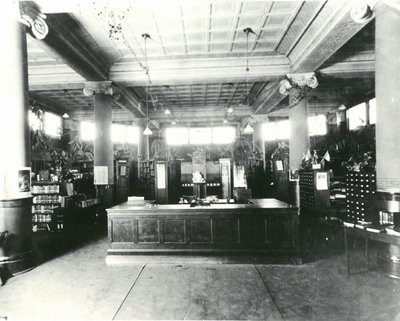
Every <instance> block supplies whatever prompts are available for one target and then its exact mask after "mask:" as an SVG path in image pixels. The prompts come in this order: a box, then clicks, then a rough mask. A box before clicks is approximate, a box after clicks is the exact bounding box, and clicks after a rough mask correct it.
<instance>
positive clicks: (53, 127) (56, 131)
mask: <svg viewBox="0 0 400 321" xmlns="http://www.w3.org/2000/svg"><path fill="white" fill-rule="evenodd" d="M61 130H62V123H61V117H60V116H57V115H55V114H52V113H48V112H45V113H44V132H45V133H46V134H47V135H49V136H53V137H60V136H61Z"/></svg>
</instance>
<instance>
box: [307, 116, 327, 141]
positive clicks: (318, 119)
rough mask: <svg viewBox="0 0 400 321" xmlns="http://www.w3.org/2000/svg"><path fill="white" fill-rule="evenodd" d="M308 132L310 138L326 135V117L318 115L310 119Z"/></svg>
mask: <svg viewBox="0 0 400 321" xmlns="http://www.w3.org/2000/svg"><path fill="white" fill-rule="evenodd" d="M308 132H309V133H310V136H322V135H326V117H325V115H316V116H310V117H308Z"/></svg>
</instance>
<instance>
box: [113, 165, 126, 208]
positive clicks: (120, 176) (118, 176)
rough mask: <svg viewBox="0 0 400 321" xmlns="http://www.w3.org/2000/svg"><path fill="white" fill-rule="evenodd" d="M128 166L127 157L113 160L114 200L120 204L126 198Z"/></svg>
mask: <svg viewBox="0 0 400 321" xmlns="http://www.w3.org/2000/svg"><path fill="white" fill-rule="evenodd" d="M128 193H129V166H128V160H127V159H118V160H114V202H115V203H116V204H120V203H123V202H126V201H127V200H128Z"/></svg>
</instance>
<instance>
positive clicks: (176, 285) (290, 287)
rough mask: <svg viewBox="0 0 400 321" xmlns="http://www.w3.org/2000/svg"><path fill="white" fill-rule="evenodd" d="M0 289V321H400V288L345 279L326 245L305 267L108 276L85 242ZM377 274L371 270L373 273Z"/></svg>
mask: <svg viewBox="0 0 400 321" xmlns="http://www.w3.org/2000/svg"><path fill="white" fill-rule="evenodd" d="M44 246H45V244H40V243H37V244H36V252H37V255H38V256H39V259H40V260H42V262H41V264H40V265H38V266H37V267H36V268H35V269H33V270H31V271H29V272H27V273H24V274H21V275H18V276H15V277H13V278H11V279H10V280H9V281H8V282H7V284H6V285H5V286H2V287H0V320H2V319H8V320H143V319H145V320H274V321H275V320H277V321H278V320H279V321H280V320H286V321H289V320H290V321H300V320H301V321H303V320H304V321H310V320H315V321H325V320H326V321H328V320H329V321H333V320H338V321H347V320H348V321H350V320H354V321H356V320H357V321H361V320H370V321H389V320H400V280H396V279H392V278H389V277H387V276H386V275H385V274H383V273H382V272H379V271H377V270H374V269H372V270H371V271H368V272H361V271H362V270H363V269H364V268H365V261H364V258H363V256H362V252H361V248H360V250H358V248H357V246H356V247H355V248H354V250H353V251H352V269H353V271H355V272H357V271H360V273H355V274H353V275H350V276H349V275H348V274H347V270H346V260H345V257H344V255H343V253H341V252H342V251H337V250H332V249H331V248H330V247H329V244H325V245H323V246H320V247H319V250H318V255H314V257H313V258H311V255H310V251H309V253H308V254H309V259H308V262H305V263H304V264H302V265H252V264H249V265H218V264H214V265H213V264H209V265H205V264H192V265H190V264H168V265H162V264H158V265H157V264H148V265H146V264H140V265H131V266H107V265H106V264H105V255H106V249H107V239H106V237H105V236H99V237H95V238H92V239H91V240H86V241H85V242H83V243H82V244H80V245H77V246H75V247H74V248H73V249H70V250H69V251H63V254H60V255H57V256H55V257H54V254H55V253H50V254H49V253H48V252H46V248H45V247H44ZM372 265H373V267H374V264H372Z"/></svg>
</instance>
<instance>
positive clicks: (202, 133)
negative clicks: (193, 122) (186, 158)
mask: <svg viewBox="0 0 400 321" xmlns="http://www.w3.org/2000/svg"><path fill="white" fill-rule="evenodd" d="M189 141H190V144H193V145H194V144H196V145H203V144H211V128H207V127H197V128H189Z"/></svg>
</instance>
